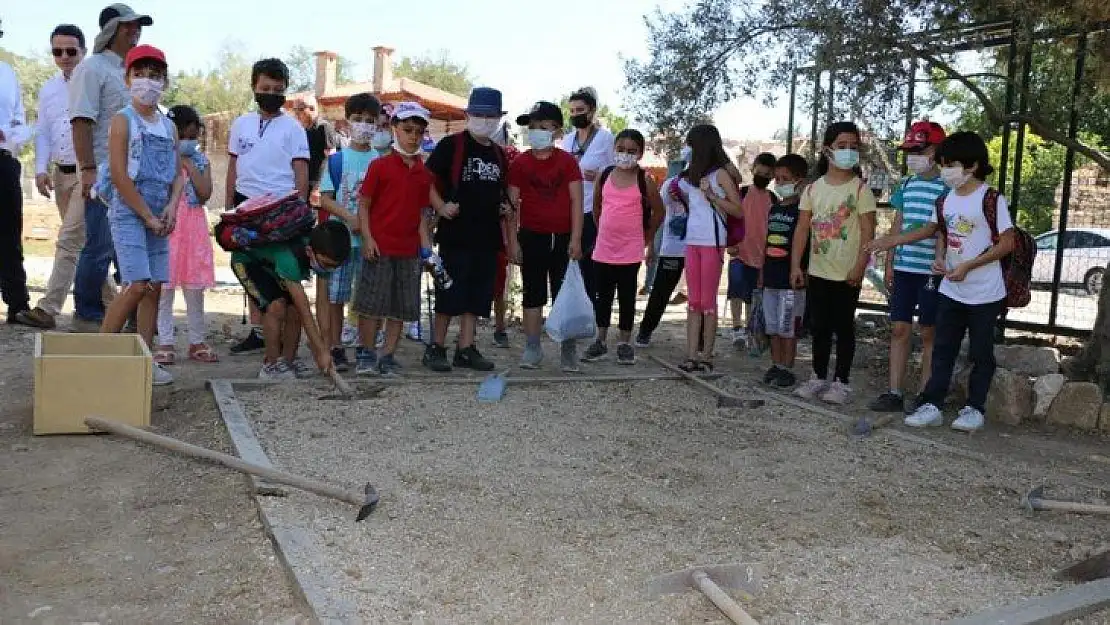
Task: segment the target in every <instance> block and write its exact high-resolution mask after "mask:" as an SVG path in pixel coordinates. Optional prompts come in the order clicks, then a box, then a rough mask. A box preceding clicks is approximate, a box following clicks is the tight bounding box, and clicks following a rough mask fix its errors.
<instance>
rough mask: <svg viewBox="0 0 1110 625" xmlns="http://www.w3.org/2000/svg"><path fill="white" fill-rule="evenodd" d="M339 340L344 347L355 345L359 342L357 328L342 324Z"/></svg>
mask: <svg viewBox="0 0 1110 625" xmlns="http://www.w3.org/2000/svg"><path fill="white" fill-rule="evenodd" d="M339 342H340V343H342V344H343V346H344V347H357V346H358V344H359V337H358V328H356V327H355V326H352V325H347V324H343V331H342V332H340V333H339Z"/></svg>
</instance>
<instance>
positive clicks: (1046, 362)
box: [994, 345, 1060, 378]
mask: <svg viewBox="0 0 1110 625" xmlns="http://www.w3.org/2000/svg"><path fill="white" fill-rule="evenodd" d="M994 358H995V360H996V361H997V362H998V366H999V367H1001V368H1003V369H1009V370H1010V371H1013V372H1015V373H1023V374H1025V375H1027V376H1030V377H1034V378H1036V377H1040V376H1042V375H1048V374H1050V373H1060V352H1059V351H1058V350H1057V349H1056V348H1055V347H1042V346H1036V345H996V346H995V348H994Z"/></svg>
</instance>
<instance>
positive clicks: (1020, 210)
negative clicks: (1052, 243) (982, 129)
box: [987, 131, 1066, 235]
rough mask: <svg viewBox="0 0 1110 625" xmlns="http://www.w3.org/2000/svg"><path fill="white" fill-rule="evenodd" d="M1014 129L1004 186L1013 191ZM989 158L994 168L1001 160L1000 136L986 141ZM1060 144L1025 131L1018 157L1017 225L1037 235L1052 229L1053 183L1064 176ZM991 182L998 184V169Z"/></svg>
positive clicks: (1054, 209)
mask: <svg viewBox="0 0 1110 625" xmlns="http://www.w3.org/2000/svg"><path fill="white" fill-rule="evenodd" d="M1016 141H1017V132H1016V131H1011V133H1010V146H1011V147H1010V154H1009V163H1007V166H1006V189H1007V191H1009V192H1010V193H1008V195H1012V189H1013V188H1014V168H1015V162H1016V160H1017V159H1016V158H1015V154H1014V149H1013V146H1014V144H1015V143H1016ZM987 149H988V150H989V153H990V162H991V164H992V165H994V167H995V169H996V170H997V169H998V168H999V165H998V164H999V163H1000V162H1001V160H1002V136H1001V135H999V136H997V137H994V138H993V139H991V141H990V143H988V144H987ZM1065 151H1066V150H1065V149H1064V147H1063V146H1059V145H1056V144H1054V143H1050V142H1048V141H1045V140H1044V139H1042V138H1040V137H1038V136H1036V135H1033V134H1030V133H1026V135H1025V149H1024V151H1023V152H1024V153H1023V154H1022V159H1021V194H1020V196H1019V198H1018V205H1017V218H1018V225H1019V226H1021V227H1022V228H1024V229H1026V230H1028V231H1029V232H1030V233H1032V234H1034V235H1037V234H1041V233H1042V232H1047V231H1049V230H1051V229H1052V217H1053V214H1054V213H1055V211H1056V187H1057V186H1058V185H1059V184H1060V181H1061V180H1063V177H1064V153H1065ZM990 183H991V184H993V185H997V184H998V172H997V171H996V172H995V173H994V174H992V175H991V179H990Z"/></svg>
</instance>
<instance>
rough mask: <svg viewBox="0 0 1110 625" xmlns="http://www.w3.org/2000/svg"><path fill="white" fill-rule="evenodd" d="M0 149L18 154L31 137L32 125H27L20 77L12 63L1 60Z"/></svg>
mask: <svg viewBox="0 0 1110 625" xmlns="http://www.w3.org/2000/svg"><path fill="white" fill-rule="evenodd" d="M0 132H3V133H4V139H3V140H2V141H0V150H7V151H9V152H11V153H12V154H18V153H19V148H20V147H21V146H22V145H23V144H24V143H26V142H27V141H28V140H29V139H30V138H31V134H32V132H31V127H30V126H28V125H27V114H26V112H24V110H23V91H22V90H21V89H20V87H19V77H18V76H16V75H15V70H13V69H12V68H11V66H10V65H8V64H7V63H4V62H2V61H0Z"/></svg>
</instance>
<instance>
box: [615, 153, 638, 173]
mask: <svg viewBox="0 0 1110 625" xmlns="http://www.w3.org/2000/svg"><path fill="white" fill-rule="evenodd" d="M613 160H614V162H615V163H616V164H617V167H620V168H621V169H632V168H633V167H635V166H636V163H638V162H639V161H640V159H639V157H637V156H636V155H635V154H629V153H628V152H617V154H616V157H615V158H614V159H613Z"/></svg>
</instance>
